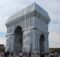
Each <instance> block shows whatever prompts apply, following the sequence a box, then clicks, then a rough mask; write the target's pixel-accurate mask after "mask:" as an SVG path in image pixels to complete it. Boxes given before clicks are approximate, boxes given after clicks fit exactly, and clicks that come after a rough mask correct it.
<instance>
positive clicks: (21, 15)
mask: <svg viewBox="0 0 60 57" xmlns="http://www.w3.org/2000/svg"><path fill="white" fill-rule="evenodd" d="M31 16H37V17H39V18H41V17H40V16H43V18H42V19H43V20H44V21H45V22H46V23H49V21H50V17H49V15H48V13H47V12H46V11H45V10H44V9H42V8H41V7H40V6H38V5H37V4H35V3H33V4H32V5H30V6H28V7H26V8H25V9H23V10H22V11H20V12H18V13H17V14H15V15H13V16H11V17H10V18H8V20H7V22H6V25H7V24H8V25H9V24H10V25H11V24H13V23H14V22H16V20H18V22H19V21H21V20H23V19H25V18H28V17H31ZM44 18H45V19H44Z"/></svg>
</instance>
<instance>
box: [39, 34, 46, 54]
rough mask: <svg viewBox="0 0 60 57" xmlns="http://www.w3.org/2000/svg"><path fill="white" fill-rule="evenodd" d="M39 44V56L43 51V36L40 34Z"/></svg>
mask: <svg viewBox="0 0 60 57" xmlns="http://www.w3.org/2000/svg"><path fill="white" fill-rule="evenodd" d="M39 42H40V54H44V51H45V50H44V49H45V46H44V45H45V44H44V43H45V36H44V35H43V34H41V36H40V40H39Z"/></svg>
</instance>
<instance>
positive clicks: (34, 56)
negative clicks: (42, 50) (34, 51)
mask: <svg viewBox="0 0 60 57" xmlns="http://www.w3.org/2000/svg"><path fill="white" fill-rule="evenodd" d="M31 57H40V55H31Z"/></svg>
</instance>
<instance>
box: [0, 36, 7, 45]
mask: <svg viewBox="0 0 60 57" xmlns="http://www.w3.org/2000/svg"><path fill="white" fill-rule="evenodd" d="M0 44H4V45H5V46H6V38H5V37H0Z"/></svg>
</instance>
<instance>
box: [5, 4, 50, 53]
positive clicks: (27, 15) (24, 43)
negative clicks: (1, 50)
mask: <svg viewBox="0 0 60 57" xmlns="http://www.w3.org/2000/svg"><path fill="white" fill-rule="evenodd" d="M49 21H50V18H49V15H48V13H47V12H46V11H45V10H44V9H42V8H41V7H40V6H39V5H37V4H36V3H33V4H32V5H30V6H28V7H26V8H24V9H23V10H21V11H20V12H18V13H17V14H14V15H13V16H11V17H10V18H8V20H7V22H6V27H7V40H6V42H7V45H6V51H10V52H28V53H29V52H32V53H40V54H41V53H45V52H48V49H49V43H48V34H49V32H48V24H49Z"/></svg>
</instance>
